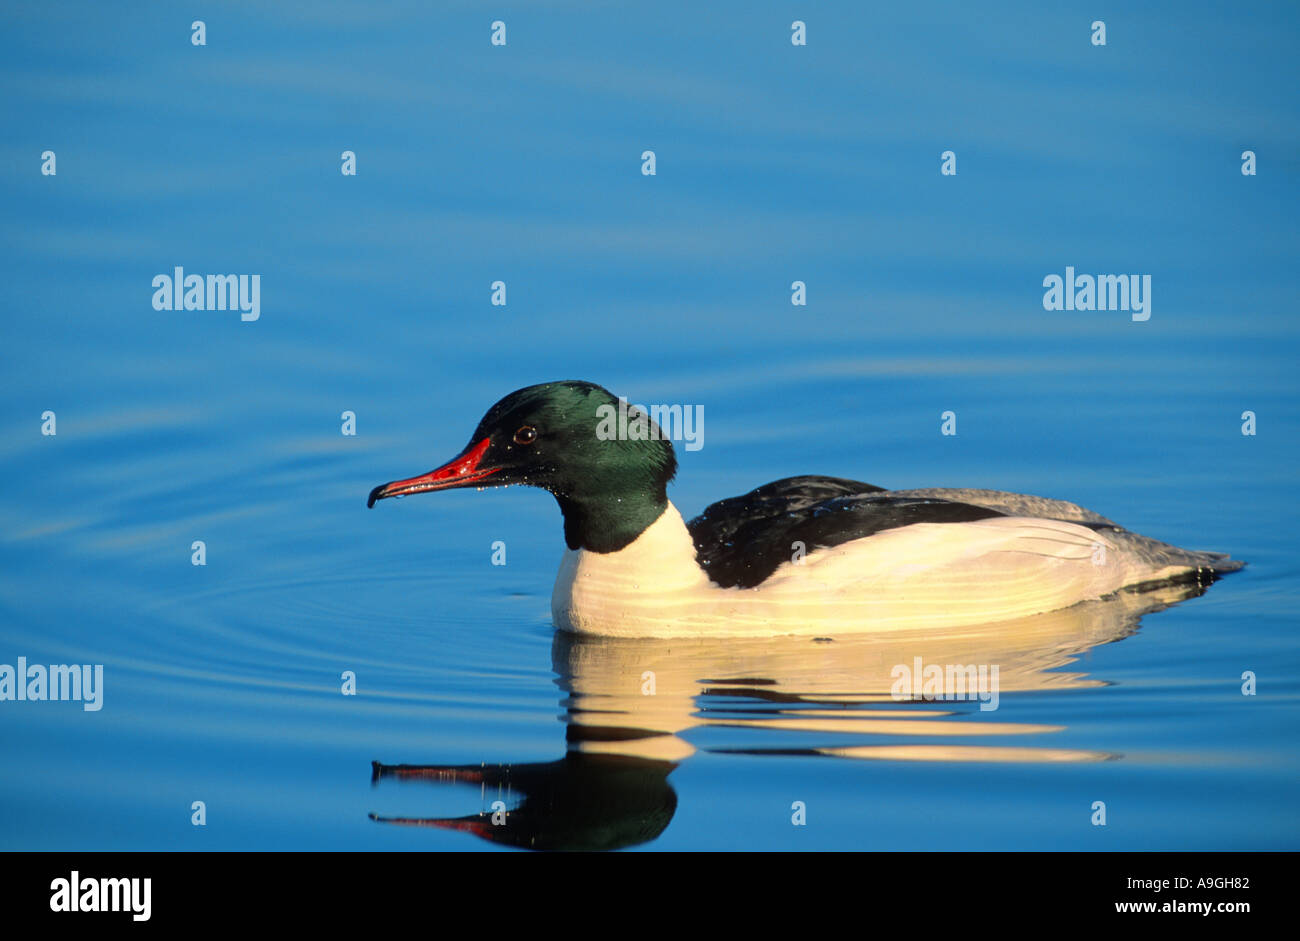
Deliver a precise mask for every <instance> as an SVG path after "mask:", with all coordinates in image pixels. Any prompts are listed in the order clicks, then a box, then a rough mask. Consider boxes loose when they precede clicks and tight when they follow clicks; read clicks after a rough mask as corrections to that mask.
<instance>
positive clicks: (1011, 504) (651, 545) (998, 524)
mask: <svg viewBox="0 0 1300 941" xmlns="http://www.w3.org/2000/svg"><path fill="white" fill-rule="evenodd" d="M615 416H618V420H617V421H615V420H614V417H615ZM676 468H677V461H676V457H675V455H674V453H673V447H672V444H671V443H669V441H668V440H667V439H666V438H665V437H664V436H663V435H662V433H661V431H660V429H659V427H658V425H656V424H655V423H654V422H653V421H652V420H651V419H650V418H649V417H648V416H646V415H645V414H644V413H642V412H640V411H638V410H636V409H635V408H634V409H633V410H632V411H631V412H629V411H628V410H627V405H626V402H621V401H620V400H618V399H615V398H614V397H613V396H612V395H610V393H609V392H607V391H606V390H605V389H602V388H601V387H600V386H597V385H593V384H591V383H588V382H551V383H546V384H543V385H537V386H529V387H528V388H525V389H520V390H519V391H517V392H514V393H512V394H510V395H508V396H506V397H505V398H504V399H502V400H501V401H500V402H498V403H497V404H496V405H494V406H492V408H491V409H490V410H489V411H488V413H487V414H486V415H485V416H484V418H483V420H482V421H481V422H480V423H479V426H478V428H477V430H475V432H474V434H473V436H472V437H471V439H470V443H469V445H468V446H467V447H466V448H465V450H464V451H462V452H461V453H460V454H459V455H457V456H456V457H455V458H454V459H452V461H451V462H450V463H448V464H446V465H444V466H442V467H440V468H438V469H436V470H433V471H430V472H429V473H427V474H423V475H420V476H418V477H412V478H410V479H408V480H397V481H393V482H391V483H387V484H383V485H381V486H379V487H376V488H375V489H374V490H373V491H371V493H370V505H371V506H374V504H375V502H376V501H377V500H383V499H386V498H388V497H396V496H402V495H404V494H411V493H423V492H425V491H429V490H448V489H452V488H455V487H470V486H472V487H495V486H508V485H510V484H527V485H530V486H534V487H541V488H543V489H545V490H549V491H550V492H551V493H553V494H554V495H555V498H556V499H557V500H558V501H559V504H560V510H561V512H562V513H563V514H564V538H565V541H566V543H567V544H568V548H569V551H568V552H567V553H566V554H565V557H564V561H563V563H562V565H561V568H560V574H559V577H558V579H557V580H556V584H555V592H554V595H553V597H552V602H551V607H552V613H553V615H554V618H555V621H556V624H557V625H558V626H560V627H563V628H569V629H572V630H574V631H578V632H580V633H586V634H597V635H602V636H612V637H693V636H699V635H711V636H721V635H729V636H742V637H743V636H770V635H779V634H804V635H807V634H813V635H826V634H834V635H837V636H838V635H841V634H845V633H849V632H854V631H884V630H891V629H899V628H925V629H934V628H947V627H952V626H954V625H958V624H963V623H969V622H972V621H976V622H983V621H1002V620H1007V619H1011V618H1017V617H1024V616H1027V615H1031V614H1036V613H1041V612H1044V611H1053V610H1057V609H1060V608H1065V607H1068V606H1070V605H1072V604H1076V603H1078V602H1080V601H1087V600H1093V599H1097V598H1102V597H1105V596H1106V595H1109V594H1111V593H1113V592H1116V591H1118V590H1120V589H1123V588H1126V587H1132V586H1137V585H1149V584H1158V583H1163V582H1169V581H1179V580H1190V581H1196V582H1206V583H1208V582H1209V581H1212V580H1213V579H1214V578H1215V577H1217V576H1218V575H1219V574H1222V573H1224V572H1230V571H1234V570H1236V569H1238V568H1240V567H1241V565H1242V563H1240V562H1236V561H1233V560H1231V559H1228V558H1227V556H1224V555H1222V554H1218V553H1210V552H1193V551H1189V550H1186V549H1179V548H1177V547H1176V546H1171V545H1167V544H1165V543H1162V542H1157V541H1155V540H1154V539H1148V538H1147V537H1145V536H1139V535H1137V534H1136V533H1131V532H1128V531H1127V530H1125V529H1123V528H1121V527H1119V526H1117V525H1116V524H1114V523H1112V522H1111V521H1110V520H1108V519H1105V518H1104V517H1102V516H1099V515H1097V514H1096V513H1093V512H1091V511H1089V510H1085V509H1083V508H1082V507H1078V506H1075V505H1074V504H1073V503H1065V502H1063V501H1060V500H1047V499H1044V498H1042V497H1031V496H1024V495H1022V494H1014V493H1002V492H999V491H992V490H896V491H885V490H883V489H882V488H880V487H875V486H872V485H871V484H864V483H859V482H857V481H852V480H842V479H839V478H833V477H791V478H787V479H784V480H778V481H776V482H774V483H770V484H767V485H766V486H763V487H759V488H758V489H757V490H754V491H752V492H750V493H748V494H745V495H744V496H740V497H734V498H732V499H729V500H723V501H721V502H718V503H715V504H713V505H712V506H710V507H708V508H707V509H706V510H705V511H704V513H703V514H701V515H700V516H699V517H697V518H696V519H694V520H692V521H691V522H690V523H684V522H683V521H682V518H681V516H680V514H678V512H677V510H676V508H674V507H673V505H672V504H671V503H670V502H669V501H668V497H667V490H666V488H667V485H668V482H669V480H671V479H672V477H673V475H674V473H675V472H676Z"/></svg>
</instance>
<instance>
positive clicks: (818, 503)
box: [686, 477, 1006, 588]
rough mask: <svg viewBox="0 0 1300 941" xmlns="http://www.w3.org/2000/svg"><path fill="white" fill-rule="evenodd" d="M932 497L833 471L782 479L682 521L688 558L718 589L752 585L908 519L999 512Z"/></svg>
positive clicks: (952, 519)
mask: <svg viewBox="0 0 1300 941" xmlns="http://www.w3.org/2000/svg"><path fill="white" fill-rule="evenodd" d="M1005 515H1006V514H1005V513H1001V512H999V511H997V510H994V509H990V508H989V507H983V506H974V505H972V504H969V503H959V502H956V501H953V500H943V499H938V498H934V497H910V496H902V497H899V496H894V495H892V494H890V493H889V492H888V491H886V490H885V489H884V488H883V487H876V486H873V485H872V484H864V483H862V482H861V481H857V480H845V479H843V478H840V477H786V478H785V479H783V480H776V481H773V482H772V483H770V484H764V485H763V486H762V487H759V488H758V489H757V490H752V491H750V492H749V493H747V494H744V495H743V496H739V497H730V498H729V499H726V500H719V501H718V502H717V503H714V504H712V505H711V506H709V507H707V508H706V509H705V510H704V512H703V513H701V514H700V515H699V516H697V517H695V519H693V520H691V521H690V522H689V523H687V524H686V528H687V529H688V530H689V531H690V534H691V539H692V541H693V542H694V543H695V558H696V561H697V562H698V563H699V565H700V567H701V568H702V569H704V571H705V572H706V573H708V576H709V578H710V579H711V580H712V581H714V582H715V583H717V584H718V585H720V586H721V587H723V588H753V587H755V586H757V585H759V584H760V583H762V582H763V580H764V579H766V578H767V577H768V576H769V575H771V574H772V573H773V572H775V571H776V570H777V569H778V568H779V567H780V566H781V565H782V564H784V563H786V562H789V561H790V560H791V559H792V558H793V556H794V551H795V550H794V543H796V542H801V543H803V545H804V551H805V552H812V550H813V549H818V548H828V547H831V546H838V545H841V544H843V543H846V542H851V541H852V540H854V539H862V538H865V537H867V536H871V535H873V534H875V533H879V532H883V531H884V530H886V529H896V528H898V527H899V526H910V525H912V524H913V523H966V522H970V521H971V520H982V519H989V518H990V517H994V516H1005Z"/></svg>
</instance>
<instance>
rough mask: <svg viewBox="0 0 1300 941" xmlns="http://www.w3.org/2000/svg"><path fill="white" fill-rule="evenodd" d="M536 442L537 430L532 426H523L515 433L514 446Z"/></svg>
mask: <svg viewBox="0 0 1300 941" xmlns="http://www.w3.org/2000/svg"><path fill="white" fill-rule="evenodd" d="M536 440H537V429H536V428H534V427H533V426H532V425H524V426H523V427H522V428H520V429H519V430H518V431H516V432H515V444H532V443H533V442H534V441H536Z"/></svg>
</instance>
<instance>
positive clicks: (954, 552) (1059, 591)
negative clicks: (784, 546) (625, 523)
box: [551, 503, 1178, 637]
mask: <svg viewBox="0 0 1300 941" xmlns="http://www.w3.org/2000/svg"><path fill="white" fill-rule="evenodd" d="M1176 571H1178V570H1177V569H1171V570H1169V571H1165V572H1154V571H1145V570H1143V569H1142V568H1141V566H1140V565H1138V564H1136V563H1135V562H1133V561H1132V560H1131V559H1126V558H1125V557H1124V554H1123V553H1122V552H1121V551H1120V550H1119V549H1117V547H1116V546H1115V545H1114V544H1113V543H1112V542H1110V541H1109V540H1108V539H1107V538H1106V537H1105V535H1104V534H1101V533H1098V532H1095V531H1093V530H1091V529H1088V528H1087V527H1084V526H1079V525H1077V524H1074V523H1066V522H1061V521H1058V520H1045V519H1034V518H1029V517H994V518H992V519H985V520H976V521H973V522H968V523H917V524H914V525H911V526H903V527H900V528H898V529H890V530H886V531H884V532H882V533H878V534H876V535H874V536H870V537H867V538H865V539H858V540H854V541H853V542H848V543H844V544H843V545H840V546H836V547H834V548H829V549H819V550H816V551H814V552H811V553H809V554H808V555H807V556H806V557H805V558H803V559H802V560H800V561H799V562H794V561H791V562H788V563H786V564H784V565H782V566H781V567H780V568H778V569H777V570H776V571H775V572H774V573H773V574H772V575H771V576H770V577H769V578H768V579H767V580H766V581H764V582H763V584H762V585H760V586H759V587H757V588H750V589H742V588H719V587H718V586H717V585H715V584H714V583H713V582H711V581H709V579H708V577H707V576H706V575H705V574H704V572H703V570H702V569H701V568H700V567H699V566H698V565H697V564H696V562H695V547H694V545H693V543H692V541H691V537H690V533H689V532H688V531H687V529H686V525H685V523H684V522H683V521H682V517H681V514H680V513H678V512H677V509H676V507H674V506H673V505H672V504H671V503H670V504H669V505H668V507H667V509H666V510H665V511H664V513H663V515H662V516H660V517H659V519H658V520H656V521H655V522H654V524H653V525H651V526H650V527H649V528H648V529H647V530H646V531H645V532H644V533H642V534H641V535H640V536H639V537H637V539H636V540H635V541H634V542H632V543H631V544H630V545H629V546H627V547H626V548H625V549H622V550H620V551H619V552H611V553H597V552H588V551H585V550H581V549H580V550H577V551H573V550H569V551H567V552H565V554H564V560H563V562H562V563H561V565H560V572H559V575H558V576H557V578H556V581H555V590H554V593H553V594H552V596H551V612H552V615H553V617H554V619H555V623H556V625H557V626H558V627H561V628H564V629H567V630H573V631H577V632H579V633H586V634H598V635H603V636H609V637H689V636H704V635H709V636H728V635H730V636H749V637H753V636H763V635H778V634H810V635H816V636H829V635H834V634H842V633H850V632H860V631H896V630H906V629H926V630H929V629H935V628H946V627H953V626H957V625H962V624H972V623H983V622H988V621H1001V620H1007V619H1010V618H1017V617H1025V616H1028V615H1031V614H1038V613H1041V612H1045V611H1054V610H1057V609H1059V608H1064V607H1068V606H1069V605H1072V604H1076V603H1078V602H1080V601H1085V600H1090V599H1094V598H1100V597H1102V596H1104V595H1107V594H1110V593H1112V592H1114V591H1116V590H1118V589H1120V588H1122V587H1124V586H1125V585H1131V584H1136V583H1138V582H1143V581H1152V580H1156V579H1159V578H1163V577H1167V576H1168V575H1170V574H1174V572H1176Z"/></svg>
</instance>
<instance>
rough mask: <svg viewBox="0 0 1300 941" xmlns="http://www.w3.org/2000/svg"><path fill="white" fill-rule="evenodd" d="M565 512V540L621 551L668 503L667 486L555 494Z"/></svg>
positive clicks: (595, 549) (577, 546)
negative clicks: (581, 493)
mask: <svg viewBox="0 0 1300 941" xmlns="http://www.w3.org/2000/svg"><path fill="white" fill-rule="evenodd" d="M555 499H556V501H557V502H558V503H559V504H560V512H561V513H563V514H564V541H565V543H566V544H567V545H568V547H569V548H570V549H575V550H576V549H586V550H587V551H589V552H618V551H619V550H620V549H625V548H627V547H628V546H629V545H631V544H632V542H634V541H635V540H636V538H637V537H638V536H640V535H641V534H642V533H643V532H645V531H646V530H647V529H649V528H650V526H651V524H653V523H654V521H655V520H657V519H659V517H661V516H662V515H663V512H664V510H665V509H666V508H667V507H668V495H667V493H666V492H665V490H664V488H662V487H659V488H654V489H649V490H647V489H643V488H631V489H628V490H625V491H613V492H608V493H602V494H600V495H599V496H585V497H583V496H573V495H569V494H564V495H562V494H558V493H557V494H556V495H555Z"/></svg>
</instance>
